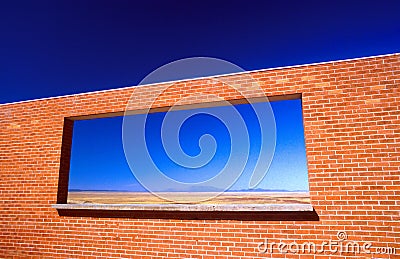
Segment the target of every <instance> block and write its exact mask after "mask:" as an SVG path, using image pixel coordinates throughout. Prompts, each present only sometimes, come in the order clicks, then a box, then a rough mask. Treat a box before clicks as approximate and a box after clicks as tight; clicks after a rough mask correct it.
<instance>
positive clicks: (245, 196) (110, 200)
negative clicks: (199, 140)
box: [68, 191, 310, 204]
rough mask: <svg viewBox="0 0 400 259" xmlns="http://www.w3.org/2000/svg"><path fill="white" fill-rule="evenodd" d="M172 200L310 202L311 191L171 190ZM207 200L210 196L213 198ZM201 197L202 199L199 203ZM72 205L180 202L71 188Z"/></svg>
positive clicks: (123, 193) (270, 202) (264, 202)
mask: <svg viewBox="0 0 400 259" xmlns="http://www.w3.org/2000/svg"><path fill="white" fill-rule="evenodd" d="M160 194H161V195H163V197H165V196H167V197H168V198H169V199H171V200H179V201H181V202H180V203H188V204H309V203H310V195H309V193H308V192H223V193H221V194H220V195H218V196H215V195H217V193H207V192H169V193H160ZM213 196H215V197H214V198H212V199H207V198H208V197H213ZM199 200H201V202H198V201H199ZM68 203H69V204H84V203H91V204H177V202H173V201H170V200H165V199H163V198H160V197H158V196H156V195H155V194H152V193H149V192H113V191H70V192H69V193H68Z"/></svg>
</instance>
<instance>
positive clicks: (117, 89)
mask: <svg viewBox="0 0 400 259" xmlns="http://www.w3.org/2000/svg"><path fill="white" fill-rule="evenodd" d="M396 55H400V52H395V53H390V54H383V55H375V56H366V57H358V58H350V59H339V60H331V61H323V62H316V63H308V64H300V65H292V66H282V67H271V68H262V69H257V70H249V71H243V72H235V73H228V74H219V75H213V76H203V77H194V78H187V79H180V80H171V81H165V82H157V83H150V84H143V85H136V86H125V87H119V88H112V89H106V90H98V91H91V92H83V93H77V94H67V95H60V96H50V97H43V98H37V99H29V100H23V101H16V102H9V103H0V106H5V105H12V104H19V103H27V102H36V101H43V100H51V99H59V98H66V97H74V96H80V95H87V94H96V93H105V92H111V91H120V90H125V89H129V88H137V87H148V86H153V85H161V84H165V83H177V82H187V81H195V80H204V79H212V78H219V77H226V76H234V75H241V74H251V73H257V72H264V71H271V70H282V69H289V68H301V67H308V66H318V65H324V64H333V63H341V62H351V61H357V60H364V59H374V58H382V57H388V56H396Z"/></svg>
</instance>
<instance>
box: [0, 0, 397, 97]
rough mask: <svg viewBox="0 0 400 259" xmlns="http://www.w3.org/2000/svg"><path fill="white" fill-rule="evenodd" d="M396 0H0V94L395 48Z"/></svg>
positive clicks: (80, 88)
mask: <svg viewBox="0 0 400 259" xmlns="http://www.w3.org/2000/svg"><path fill="white" fill-rule="evenodd" d="M399 13H400V1H383V0H381V1H347V0H346V1H198V2H194V1H128V0H126V1H123V0H120V1H100V0H91V1H84V0H79V1H71V0H68V1H61V0H60V1H53V0H51V1H43V0H37V1H18V0H16V1H1V3H0V33H1V34H0V37H1V40H0V86H1V94H0V98H1V100H0V103H6V102H13V101H19V100H27V99H34V98H41V97H50V96H57V95H65V94H73V93H80V92H87V91H94V90H102V89H110V88H116V87H121V86H130V85H137V84H138V83H139V82H140V81H141V80H142V79H143V78H144V77H145V76H146V75H147V74H148V73H150V72H151V71H153V70H154V69H156V68H158V67H160V66H162V65H164V64H166V63H168V62H171V61H174V60H177V59H181V58H187V57H194V56H210V57H216V58H220V59H224V60H227V61H230V62H233V63H235V64H237V65H239V66H241V67H242V68H244V69H245V70H254V69H261V68H269V67H277V66H286V65H294V64H304V63H311V62H320V61H329V60H337V59H346V58H354V57H362V56H370V55H378V54H387V53H394V52H399V51H400V15H399Z"/></svg>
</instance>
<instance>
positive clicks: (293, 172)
mask: <svg viewBox="0 0 400 259" xmlns="http://www.w3.org/2000/svg"><path fill="white" fill-rule="evenodd" d="M235 107H236V109H237V110H238V111H239V112H240V114H241V118H243V120H244V122H245V124H246V126H247V130H246V132H248V136H249V140H250V149H249V150H250V152H249V155H248V163H247V165H246V167H245V169H244V171H243V173H242V174H241V176H240V178H239V179H238V181H237V182H236V183H235V184H234V185H233V186H232V188H231V190H248V189H249V181H250V178H251V176H252V173H253V171H254V170H255V164H256V162H257V159H258V156H259V154H260V147H261V145H262V144H261V142H262V141H261V130H260V124H259V123H263V122H261V120H259V119H257V116H256V114H255V113H254V111H253V108H252V106H250V105H248V104H244V105H237V106H235ZM271 107H272V111H273V113H274V117H275V123H276V149H275V150H276V152H275V155H274V158H273V160H272V163H271V167H270V169H269V171H268V173H267V174H266V176H265V177H264V179H263V180H262V181H261V182H260V184H259V185H258V186H257V187H256V188H261V189H270V190H271V189H272V190H290V191H293V190H303V191H305V190H308V171H307V161H306V153H305V144H304V132H303V120H302V111H301V100H300V99H297V100H290V101H278V102H272V103H271ZM254 108H255V109H256V110H259V111H260V110H261V109H264V105H263V104H254ZM213 110H214V111H215V110H219V111H220V112H219V114H222V116H220V119H221V120H219V119H217V118H215V117H213V116H211V115H207V114H205V113H207V112H208V113H215V112H213ZM185 112H186V111H176V112H172V114H170V115H171V116H176V115H175V114H176V113H181V114H182V113H185ZM228 115H229V109H228V108H227V107H214V108H203V109H197V110H196V115H195V116H193V117H190V118H189V119H187V120H185V123H184V124H183V125H182V127H180V132H179V141H180V144H181V147H182V149H183V151H184V152H185V153H186V154H187V155H189V156H196V155H197V154H199V152H200V148H199V145H198V143H199V138H200V137H201V136H202V135H204V134H211V135H212V136H213V137H214V138H215V140H216V143H217V149H216V152H215V155H214V156H213V158H212V160H211V161H210V162H209V163H207V164H206V165H205V166H203V167H200V168H196V169H188V168H185V167H182V166H179V165H177V164H176V163H174V162H173V161H172V160H171V159H169V158H168V156H167V154H166V152H165V148H164V147H163V144H162V141H161V133H160V132H161V125H162V123H165V118H164V117H165V113H153V114H149V116H148V118H147V119H148V121H147V124H146V130H145V132H146V142H147V143H146V144H147V147H148V150H149V153H150V155H151V158H152V160H153V161H154V163H155V165H156V166H157V167H158V168H159V170H160V171H161V172H162V173H164V174H165V175H167V176H168V177H170V178H172V179H174V180H178V181H181V182H185V183H197V182H201V181H205V180H207V179H210V178H212V177H213V176H215V175H217V174H218V173H219V172H221V170H222V169H223V167H224V166H225V164H226V163H227V161H228V157H229V155H232V156H233V158H234V159H233V162H232V163H234V164H235V163H236V161H237V160H240V157H241V156H243V154H244V153H245V150H244V149H245V145H243V144H239V146H238V147H239V148H237V149H236V150H233V151H231V150H230V147H231V144H232V142H233V141H234V142H236V143H238V142H241V141H242V139H243V138H245V135H241V139H234V138H233V139H231V138H230V136H229V134H231V135H232V132H229V131H228V128H227V127H226V126H225V125H228V124H229V122H227V121H226V117H225V116H228ZM141 116H144V115H133V116H132V117H130V118H129V119H132V120H133V122H132V123H133V124H132V125H134V127H132V128H131V129H132V131H131V132H130V134H132V135H130V136H131V138H136V139H135V140H134V141H133V143H138V142H137V140H138V139H140V137H141V136H138V135H139V134H140V133H139V132H140V130H139V127H142V125H141V123H140V121H141V118H140V117H141ZM142 118H143V117H142ZM163 120H164V122H163ZM122 121H123V120H122V117H114V118H102V119H94V120H83V121H75V125H74V137H73V144H72V158H71V169H70V185H69V188H70V189H82V190H129V191H143V190H144V189H143V187H141V185H140V184H139V183H138V182H137V180H136V179H135V178H134V176H133V174H132V173H131V170H130V168H129V166H128V163H127V161H126V159H125V155H124V150H123V145H122V134H121V133H122V132H121V128H122ZM233 123H236V122H235V121H234V122H233ZM233 126H234V127H237V126H236V125H233ZM264 126H265V127H264V128H265V129H267V131H268V130H269V129H268V126H269V125H268V124H266V123H264ZM171 130H172V128H171V127H166V131H167V132H168V131H171ZM269 132H271V131H268V133H267V134H266V135H265V136H268V134H269ZM170 133H171V135H174V133H175V131H174V132H170ZM167 135H168V133H167ZM171 135H169V136H170V137H171ZM128 136H129V135H128ZM127 143H129V142H127ZM134 148H135V149H137V152H138V153H137V155H135V156H133V157H134V158H136V159H132V160H131V162H132V164H134V165H135V166H134V167H133V168H132V169H133V170H134V172H135V169H137V170H139V171H140V172H135V173H139V174H140V173H141V172H144V173H146V174H148V173H149V170H151V169H150V167H146V164H145V163H143V161H142V160H141V158H140V157H141V156H140V153H143V152H146V150H144V148H143V149H142V148H140V145H135V146H134ZM205 148H209V147H207V146H205ZM261 159H267V158H266V157H265V153H264V155H261ZM187 161H188V162H189V163H190V159H189V160H187ZM234 166H235V167H234V168H235V169H238V168H240V167H239V166H236V165H234ZM264 169H265V170H264V171H263V172H261V173H264V172H265V171H267V170H268V168H264ZM238 170H239V169H238ZM261 170H262V169H261ZM239 173H241V172H239ZM228 180H229V179H228ZM152 181H154V182H157V179H152ZM229 182H231V181H229ZM232 183H233V181H232ZM154 185H155V186H156V187H157V188H158V189H152V190H153V191H171V190H173V191H179V190H180V191H187V190H192V189H174V188H171V185H158V184H156V183H155V184H154ZM190 188H193V187H190ZM197 190H198V189H197ZM202 190H207V191H214V190H215V186H213V185H208V186H207V187H206V188H203V189H202Z"/></svg>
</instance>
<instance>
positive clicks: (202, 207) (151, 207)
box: [52, 204, 313, 212]
mask: <svg viewBox="0 0 400 259" xmlns="http://www.w3.org/2000/svg"><path fill="white" fill-rule="evenodd" d="M52 207H53V208H55V209H59V210H108V211H110V210H115V211H276V212H278V211H313V207H312V205H311V204H230V205H223V204H54V205H52Z"/></svg>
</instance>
